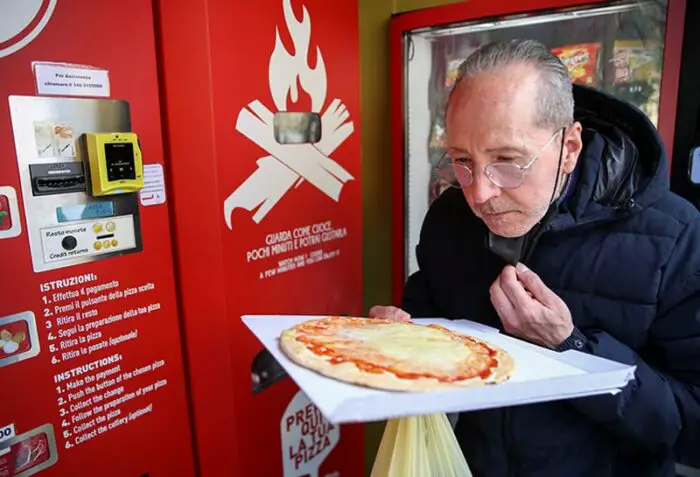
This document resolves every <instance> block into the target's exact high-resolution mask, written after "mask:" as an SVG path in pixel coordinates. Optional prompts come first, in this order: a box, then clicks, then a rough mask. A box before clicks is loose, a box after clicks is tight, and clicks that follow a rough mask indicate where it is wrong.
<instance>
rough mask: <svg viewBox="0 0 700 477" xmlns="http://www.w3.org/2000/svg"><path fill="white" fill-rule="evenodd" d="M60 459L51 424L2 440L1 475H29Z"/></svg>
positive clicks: (16, 476)
mask: <svg viewBox="0 0 700 477" xmlns="http://www.w3.org/2000/svg"><path fill="white" fill-rule="evenodd" d="M57 461H58V450H57V448H56V436H55V434H54V430H53V426H52V425H51V424H44V425H43V426H40V427H37V428H35V429H32V430H31V431H29V432H25V433H24V434H21V435H19V436H14V437H12V438H10V439H7V440H3V441H2V442H0V475H2V476H8V477H29V476H30V475H34V474H36V473H38V472H40V471H42V470H44V469H46V468H47V467H51V466H52V465H54V464H55V463H56V462H57Z"/></svg>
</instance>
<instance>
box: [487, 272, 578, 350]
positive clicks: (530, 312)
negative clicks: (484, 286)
mask: <svg viewBox="0 0 700 477" xmlns="http://www.w3.org/2000/svg"><path fill="white" fill-rule="evenodd" d="M490 292H491V303H492V304H493V307H494V308H495V309H496V313H498V316H499V317H500V318H501V321H502V322H503V328H504V329H505V330H506V332H508V333H510V334H512V335H515V336H519V337H520V338H524V339H526V340H528V341H532V342H533V343H537V344H539V345H543V346H546V347H548V348H552V349H553V348H556V347H557V346H559V345H560V344H561V343H562V342H563V341H564V340H566V339H567V338H568V337H569V336H570V335H571V332H572V331H573V329H574V324H573V322H572V320H571V312H569V308H568V307H567V306H566V303H564V301H563V300H562V299H561V298H559V297H558V296H557V295H556V294H555V293H554V292H553V291H552V290H550V289H549V288H547V286H546V285H545V284H544V283H543V282H542V280H541V279H540V277H538V276H537V275H536V274H535V273H534V272H533V271H531V270H530V269H529V268H527V267H526V266H525V265H522V264H520V263H519V264H518V266H517V267H513V266H511V265H508V266H506V267H505V268H504V269H503V271H502V272H501V274H500V275H499V276H498V278H497V279H496V281H495V282H493V285H491V289H490Z"/></svg>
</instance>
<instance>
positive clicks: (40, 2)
mask: <svg viewBox="0 0 700 477" xmlns="http://www.w3.org/2000/svg"><path fill="white" fill-rule="evenodd" d="M57 2H58V0H21V1H7V0H5V1H0V11H2V17H0V58H4V57H6V56H10V55H11V54H13V53H16V52H17V51H19V50H21V49H22V48H24V47H25V46H27V45H28V44H29V43H31V42H32V41H34V39H35V38H36V37H37V36H39V34H40V33H41V32H42V30H43V29H44V28H45V27H46V25H47V24H48V23H49V20H50V19H51V15H53V12H54V10H55V8H56V3H57Z"/></svg>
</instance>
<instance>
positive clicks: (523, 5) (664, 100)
mask: <svg viewBox="0 0 700 477" xmlns="http://www.w3.org/2000/svg"><path fill="white" fill-rule="evenodd" d="M685 2H686V0H669V7H668V19H667V25H666V40H665V43H666V44H665V49H664V64H663V72H662V83H661V92H660V100H661V101H660V107H659V128H658V129H659V132H660V134H661V137H662V139H663V140H664V143H665V145H666V150H667V151H669V153H670V151H672V150H673V134H674V126H675V115H676V98H677V97H678V82H679V75H680V61H681V48H682V41H683V26H684V18H685ZM597 3H607V0H529V1H522V0H500V1H498V2H495V1H491V0H470V1H466V2H460V3H455V4H451V5H445V6H440V7H434V8H427V9H424V10H417V11H413V12H410V13H405V14H400V15H396V16H394V17H393V18H392V19H391V33H390V67H391V71H390V74H391V84H392V88H391V90H392V93H391V94H392V96H391V117H392V137H391V142H392V168H393V173H392V214H393V216H392V230H393V236H392V244H393V246H392V258H393V264H392V272H393V280H392V292H393V299H394V303H399V302H400V300H401V296H402V293H403V287H404V281H405V280H404V274H405V263H404V260H405V256H406V244H405V230H404V214H405V209H404V200H405V193H406V191H405V188H404V180H405V175H404V170H405V162H404V161H405V149H404V145H405V136H404V121H403V111H404V97H403V81H404V64H403V35H404V34H405V33H406V32H409V31H412V30H415V29H419V28H428V27H438V26H441V25H442V26H445V25H448V24H451V23H459V22H464V21H468V20H476V19H479V18H488V17H499V16H505V15H511V14H519V13H527V12H537V11H541V10H547V9H559V8H566V7H580V6H584V5H592V4H597ZM669 162H670V156H669ZM669 170H670V167H669Z"/></svg>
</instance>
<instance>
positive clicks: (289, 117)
mask: <svg viewBox="0 0 700 477" xmlns="http://www.w3.org/2000/svg"><path fill="white" fill-rule="evenodd" d="M272 124H273V127H274V135H275V140H276V141H277V142H278V143H280V144H315V143H317V142H319V141H320V140H321V116H319V115H318V113H297V112H289V111H280V112H279V113H276V114H275V117H274V118H273V120H272Z"/></svg>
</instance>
